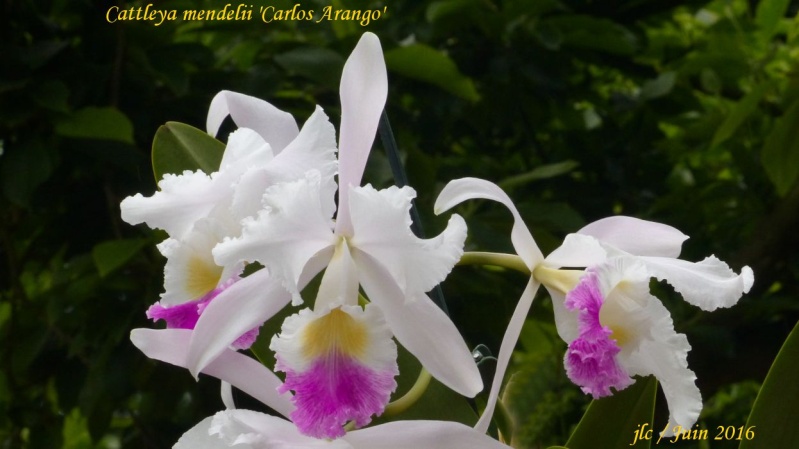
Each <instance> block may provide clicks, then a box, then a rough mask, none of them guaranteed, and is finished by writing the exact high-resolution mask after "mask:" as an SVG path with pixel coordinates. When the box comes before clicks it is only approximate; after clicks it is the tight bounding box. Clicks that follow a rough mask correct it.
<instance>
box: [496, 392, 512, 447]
mask: <svg viewBox="0 0 799 449" xmlns="http://www.w3.org/2000/svg"><path fill="white" fill-rule="evenodd" d="M494 423H495V424H496V425H497V430H498V431H499V435H500V437H501V438H502V439H503V440H504V441H505V442H506V443H507V442H509V441H510V440H511V438H512V437H513V418H512V417H511V415H510V412H508V409H507V408H506V407H505V404H504V403H503V402H502V400H501V399H497V407H496V410H495V412H494Z"/></svg>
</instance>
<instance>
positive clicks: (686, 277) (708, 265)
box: [639, 256, 755, 311]
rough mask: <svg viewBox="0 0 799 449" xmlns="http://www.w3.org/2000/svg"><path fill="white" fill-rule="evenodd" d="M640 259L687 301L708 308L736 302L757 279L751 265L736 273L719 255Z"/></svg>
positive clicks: (709, 309)
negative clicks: (693, 259) (691, 258)
mask: <svg viewBox="0 0 799 449" xmlns="http://www.w3.org/2000/svg"><path fill="white" fill-rule="evenodd" d="M639 259H640V260H641V261H642V262H643V263H644V264H645V265H646V268H647V270H649V272H650V273H651V274H652V276H654V277H656V278H658V279H659V280H665V281H666V282H668V283H669V284H671V286H672V287H674V290H676V291H677V292H679V293H680V294H681V295H682V297H683V299H685V300H686V301H687V302H689V303H691V304H693V305H695V306H697V307H699V308H701V309H702V310H707V311H713V310H716V309H717V308H719V307H730V306H732V305H734V304H735V303H737V302H738V300H739V299H740V298H741V295H743V294H744V293H746V292H748V291H749V289H750V288H751V287H752V284H753V283H754V280H755V277H754V274H753V273H752V269H751V268H749V267H747V266H745V267H743V268H742V269H741V274H735V272H734V271H732V269H730V267H729V266H728V265H727V264H726V263H724V262H722V261H721V260H719V259H717V258H716V257H715V256H710V257H708V258H706V259H705V260H703V261H701V262H688V261H685V260H680V259H669V258H665V257H641V258H639Z"/></svg>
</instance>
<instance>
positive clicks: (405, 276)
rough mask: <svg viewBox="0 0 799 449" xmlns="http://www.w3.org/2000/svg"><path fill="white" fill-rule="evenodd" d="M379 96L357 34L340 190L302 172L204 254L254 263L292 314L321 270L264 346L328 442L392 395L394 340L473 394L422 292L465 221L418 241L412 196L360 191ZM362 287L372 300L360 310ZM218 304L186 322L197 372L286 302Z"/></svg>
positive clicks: (458, 355) (375, 63) (443, 324)
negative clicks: (310, 299) (316, 284)
mask: <svg viewBox="0 0 799 449" xmlns="http://www.w3.org/2000/svg"><path fill="white" fill-rule="evenodd" d="M387 90H388V88H387V75H386V68H385V63H384V61H383V55H382V49H381V46H380V41H379V40H378V38H377V37H376V36H375V35H374V34H371V33H365V34H364V35H363V37H362V38H361V40H360V41H359V43H358V45H357V46H356V48H355V49H354V50H353V53H352V55H351V56H350V57H349V58H348V60H347V62H346V64H345V66H344V70H343V73H342V80H341V109H342V117H341V130H340V140H339V179H338V181H339V182H338V186H336V184H335V182H332V181H333V178H332V177H330V176H327V174H326V173H323V172H320V171H319V170H310V171H308V172H307V173H306V176H305V177H304V178H302V179H298V180H295V181H291V182H284V183H280V184H277V185H274V186H272V187H270V188H268V189H267V191H266V193H265V194H263V197H262V204H263V206H264V210H262V211H261V212H259V213H258V215H257V217H253V218H250V219H245V220H244V222H243V230H242V234H241V236H240V237H237V238H229V239H226V240H225V241H224V242H222V243H220V244H219V245H217V246H216V247H215V248H214V250H213V254H214V258H215V261H216V263H217V264H219V265H220V266H227V265H230V264H236V263H241V262H253V261H257V262H260V263H261V264H263V265H264V266H265V267H266V270H262V271H268V272H269V273H270V275H271V276H273V277H274V278H277V279H280V280H281V281H282V283H283V286H284V287H285V289H286V290H288V291H289V292H290V293H291V297H292V298H293V302H294V304H300V303H301V302H302V297H301V296H300V291H301V290H302V289H303V287H304V286H305V285H306V284H307V282H308V281H309V280H310V279H312V278H313V277H314V276H315V275H316V274H318V273H319V272H320V271H322V270H323V269H324V270H325V272H324V275H323V276H322V281H321V285H320V288H319V292H318V295H317V298H316V301H315V303H314V307H313V309H312V310H303V311H302V312H300V313H299V314H297V315H295V316H293V317H290V318H289V319H287V320H286V322H285V323H284V325H283V329H282V331H281V333H280V334H279V335H278V336H276V337H275V338H274V339H273V340H272V345H271V348H272V349H273V350H275V351H276V358H277V360H278V363H277V366H276V369H277V370H281V371H284V372H285V373H286V381H285V386H284V387H282V389H281V391H284V390H293V391H294V399H293V400H294V404H295V405H296V407H297V409H296V410H295V411H294V412H293V413H292V415H291V417H292V419H293V421H294V423H295V424H296V425H297V426H298V428H299V429H300V430H301V431H302V432H303V433H305V434H307V435H311V436H316V437H327V438H335V437H339V436H341V435H343V434H344V430H343V425H344V424H346V423H347V422H349V421H353V422H354V423H355V425H357V426H361V425H365V424H366V423H368V422H369V421H370V419H371V416H372V415H374V414H379V413H381V412H382V410H383V408H384V407H385V405H386V404H387V402H388V400H389V397H390V394H391V392H392V391H393V390H394V389H395V385H396V384H395V382H394V380H393V377H394V376H395V375H396V373H397V365H396V348H395V345H394V343H393V341H392V339H391V337H392V335H393V336H394V337H396V339H397V340H398V341H399V342H400V343H401V344H402V345H403V346H404V347H406V348H407V349H408V350H409V351H410V352H411V353H412V354H414V355H415V356H416V357H417V358H418V359H419V360H420V362H421V363H422V365H423V366H424V367H425V368H426V369H427V370H428V371H429V372H430V374H431V375H432V376H434V377H436V378H437V379H439V380H440V381H441V382H442V383H444V384H445V385H447V386H449V387H450V388H452V389H453V390H455V391H456V392H458V393H461V394H463V395H466V396H470V397H471V396H474V395H475V394H476V393H477V392H478V391H480V390H481V389H482V381H481V379H480V375H479V372H478V370H477V367H476V365H475V363H474V360H473V358H472V355H471V353H470V351H469V349H468V348H467V346H466V344H465V342H464V341H463V338H462V337H461V336H460V334H459V333H458V330H457V329H456V327H455V325H454V324H453V323H452V321H451V320H450V319H449V318H448V317H447V315H446V314H445V313H444V312H442V311H441V310H440V309H439V308H438V307H437V306H436V305H435V304H434V303H433V302H432V301H431V300H430V299H429V298H428V297H427V296H426V294H425V292H427V291H429V290H431V289H432V288H433V287H434V286H435V285H436V284H438V283H440V282H441V281H442V280H443V279H444V278H445V277H446V275H447V274H448V273H449V272H450V271H451V270H452V267H453V266H454V265H455V263H456V262H457V261H458V260H459V258H460V256H461V254H462V252H463V243H464V240H465V238H466V225H465V223H464V221H463V219H462V218H461V217H459V216H453V217H452V218H451V219H450V220H449V224H448V226H447V228H446V229H445V230H444V231H443V232H442V233H441V234H440V235H439V236H437V237H435V238H432V239H427V240H423V239H419V238H417V237H415V236H414V235H413V234H412V233H411V231H410V229H409V226H410V222H411V220H410V216H409V210H410V207H411V200H412V199H413V198H414V196H415V192H414V191H413V189H411V188H409V187H403V188H396V187H392V188H389V189H385V190H376V189H374V188H373V187H371V186H369V185H366V186H363V187H360V186H359V184H360V180H361V176H362V174H363V170H364V166H365V164H366V159H367V157H368V155H369V151H370V148H371V145H372V142H373V140H374V136H375V133H376V130H377V124H378V120H379V116H380V114H381V112H382V110H383V106H384V104H385V100H386V96H387ZM336 187H338V210H337V212H336V203H335V201H334V198H335V193H336ZM240 188H241V187H240ZM334 213H335V220H333V215H334ZM256 274H258V273H256ZM252 277H253V276H249V277H247V278H244V279H243V280H242V281H240V282H238V283H237V284H236V285H234V286H232V287H230V288H229V289H228V290H226V291H225V292H223V294H222V295H220V297H222V296H224V295H225V293H227V291H229V290H231V289H233V288H235V287H236V286H237V285H238V284H241V283H244V282H247V281H248V279H250V278H252ZM359 285H360V286H362V287H363V290H364V292H365V293H366V296H368V298H369V299H370V300H371V301H372V302H371V303H369V304H367V305H366V306H365V308H363V309H362V308H361V307H360V306H359V293H358V287H359ZM276 294H278V293H276ZM228 297H229V298H231V299H230V300H228V301H219V300H217V301H214V302H213V303H211V304H210V305H209V306H208V307H207V308H206V309H205V311H204V313H203V315H202V316H201V317H200V319H199V320H198V322H197V326H196V328H195V330H194V332H193V335H192V339H191V344H190V348H189V353H188V356H187V364H188V367H189V369H190V370H191V371H192V373H193V374H195V375H196V374H197V373H198V372H200V371H201V370H202V369H203V368H204V367H205V366H206V365H207V364H208V363H210V362H212V361H213V360H214V359H215V358H216V357H217V356H218V354H219V353H220V352H222V351H224V350H225V348H227V347H228V346H229V345H230V344H231V343H232V342H233V341H234V340H235V339H236V338H237V337H238V336H239V335H241V334H242V333H244V332H246V331H247V330H248V329H250V328H251V327H252V326H253V324H255V323H258V322H260V321H263V320H264V319H265V318H268V317H270V316H272V315H273V314H274V312H275V304H278V303H280V302H281V301H284V300H285V298H284V297H283V296H279V298H278V299H277V300H270V301H262V300H255V299H252V298H246V297H243V296H239V297H237V299H233V296H232V295H229V296H228ZM286 301H287V300H286ZM242 310H246V311H247V313H241V311H242Z"/></svg>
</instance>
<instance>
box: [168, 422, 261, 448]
mask: <svg viewBox="0 0 799 449" xmlns="http://www.w3.org/2000/svg"><path fill="white" fill-rule="evenodd" d="M213 420H214V417H213V416H209V417H208V418H205V419H204V420H202V421H200V422H199V423H197V425H195V426H194V427H192V428H191V429H189V431H188V432H186V433H184V434H183V436H181V437H180V439H179V440H178V442H177V443H175V445H174V446H172V449H229V448H230V445H229V444H227V442H225V441H222V440H221V439H220V438H218V437H216V436H211V435H210V432H209V429H210V428H211V423H212V422H213ZM241 449H250V448H247V447H243V448H241Z"/></svg>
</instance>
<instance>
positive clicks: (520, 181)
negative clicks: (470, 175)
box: [499, 160, 580, 189]
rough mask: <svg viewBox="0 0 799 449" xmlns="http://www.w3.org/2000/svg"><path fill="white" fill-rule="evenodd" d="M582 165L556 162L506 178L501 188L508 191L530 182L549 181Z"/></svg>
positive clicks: (571, 162) (573, 162)
mask: <svg viewBox="0 0 799 449" xmlns="http://www.w3.org/2000/svg"><path fill="white" fill-rule="evenodd" d="M578 165H580V164H579V163H578V162H576V161H572V160H569V161H563V162H556V163H554V164H547V165H541V166H539V167H536V168H534V169H532V170H531V171H529V172H527V173H522V174H520V175H516V176H511V177H510V178H505V179H503V180H502V181H500V182H499V186H500V187H502V188H503V189H508V188H510V187H516V186H520V185H524V184H527V183H528V182H532V181H538V180H541V179H548V178H554V177H555V176H560V175H563V174H566V173H569V172H570V171H572V170H574V169H575V168H577V166H578Z"/></svg>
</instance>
